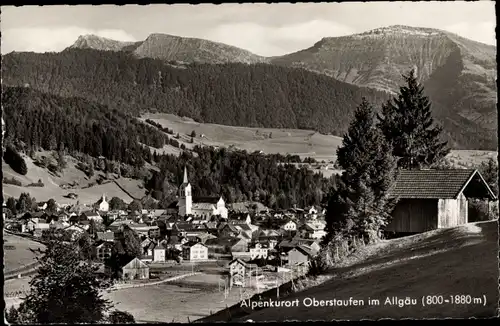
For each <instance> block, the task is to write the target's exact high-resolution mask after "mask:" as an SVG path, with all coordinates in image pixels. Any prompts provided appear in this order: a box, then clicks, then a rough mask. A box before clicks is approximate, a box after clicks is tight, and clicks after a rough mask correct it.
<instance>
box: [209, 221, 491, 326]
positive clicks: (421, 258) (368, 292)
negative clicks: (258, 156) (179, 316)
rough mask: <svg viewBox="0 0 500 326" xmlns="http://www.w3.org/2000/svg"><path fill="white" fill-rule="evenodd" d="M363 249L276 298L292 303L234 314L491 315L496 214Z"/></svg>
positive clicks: (260, 317)
mask: <svg viewBox="0 0 500 326" xmlns="http://www.w3.org/2000/svg"><path fill="white" fill-rule="evenodd" d="M366 250H370V251H372V252H373V253H372V254H371V255H369V257H368V259H366V260H362V261H361V262H357V263H355V264H354V265H351V266H348V267H345V268H342V269H340V270H337V271H335V274H336V275H335V276H334V278H333V279H332V280H331V281H327V282H325V283H324V284H321V285H319V286H316V287H313V288H310V289H307V290H304V291H302V292H297V293H295V294H292V295H290V296H289V297H286V298H283V297H282V298H280V300H287V301H290V300H295V299H298V300H299V305H298V307H291V308H264V309H262V310H259V311H253V312H252V311H249V313H248V314H247V315H246V316H244V317H242V318H241V320H240V321H243V320H249V319H251V320H253V321H255V322H262V321H284V320H290V321H291V320H301V321H305V320H334V319H335V320H361V319H373V320H377V319H381V318H392V319H400V318H416V319H421V318H446V317H453V318H470V317H492V316H496V309H497V305H498V277H499V272H498V222H497V221H490V222H480V223H474V224H467V225H464V226H460V227H457V228H451V229H442V230H436V231H431V232H427V233H423V234H419V235H415V236H410V237H405V238H400V239H395V240H390V241H385V242H383V243H381V244H379V245H377V247H376V248H373V247H371V248H367V249H366ZM361 254H363V253H361ZM365 255H366V253H365ZM427 295H442V296H445V297H447V298H445V299H449V296H450V295H470V296H471V297H473V298H481V300H482V302H481V303H480V304H479V303H476V304H474V303H471V304H469V305H466V304H451V303H444V304H443V305H426V306H423V305H422V301H421V300H422V297H423V296H427ZM387 297H389V298H392V297H398V298H399V299H405V298H406V297H410V298H413V299H416V300H417V304H416V305H411V306H405V307H398V306H394V305H384V303H385V300H386V298H387ZM305 298H311V299H316V300H318V301H319V300H334V299H336V300H349V298H352V299H356V300H364V303H365V305H359V306H338V307H332V306H329V307H325V306H323V307H306V306H305V305H304V301H303V300H304V299H305ZM369 298H371V299H378V300H380V305H379V306H370V305H368V304H367V302H368V299H369ZM485 298H486V302H484V299H485ZM206 320H207V321H208V320H211V321H214V319H210V318H207V319H206ZM202 321H203V320H202Z"/></svg>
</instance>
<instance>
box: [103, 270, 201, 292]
mask: <svg viewBox="0 0 500 326" xmlns="http://www.w3.org/2000/svg"><path fill="white" fill-rule="evenodd" d="M198 274H201V273H199V272H194V273H188V274H183V275H177V276H174V277H170V278H167V279H165V280H161V281H157V282H148V283H140V284H130V283H126V282H123V281H121V282H118V283H115V284H114V285H113V286H111V288H109V289H108V292H111V291H116V290H123V289H130V288H142V287H145V286H151V285H158V284H163V283H168V282H172V281H176V280H179V279H181V278H185V277H189V276H193V275H198Z"/></svg>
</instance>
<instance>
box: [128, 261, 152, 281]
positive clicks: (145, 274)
mask: <svg viewBox="0 0 500 326" xmlns="http://www.w3.org/2000/svg"><path fill="white" fill-rule="evenodd" d="M122 271H123V278H124V279H128V280H145V279H149V266H148V265H146V264H145V263H143V262H142V261H140V260H139V259H138V258H134V259H132V260H131V261H130V262H129V263H128V264H127V265H125V266H123V268H122Z"/></svg>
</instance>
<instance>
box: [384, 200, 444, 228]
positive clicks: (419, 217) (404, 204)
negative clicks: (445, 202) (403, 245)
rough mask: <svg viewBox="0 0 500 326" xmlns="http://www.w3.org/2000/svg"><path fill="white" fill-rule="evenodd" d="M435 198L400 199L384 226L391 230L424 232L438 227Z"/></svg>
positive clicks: (436, 201)
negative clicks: (389, 220)
mask: <svg viewBox="0 0 500 326" xmlns="http://www.w3.org/2000/svg"><path fill="white" fill-rule="evenodd" d="M437 217H438V200H437V199H401V200H400V201H399V203H398V204H397V205H396V207H395V209H394V211H393V212H392V221H391V222H390V223H389V225H388V226H387V227H386V231H391V232H411V233H416V232H425V231H429V230H433V229H436V228H437V227H438V223H437V222H438V219H437Z"/></svg>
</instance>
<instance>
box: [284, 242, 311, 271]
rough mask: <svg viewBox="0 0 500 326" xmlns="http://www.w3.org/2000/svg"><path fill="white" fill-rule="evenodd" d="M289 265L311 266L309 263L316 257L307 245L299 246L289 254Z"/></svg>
mask: <svg viewBox="0 0 500 326" xmlns="http://www.w3.org/2000/svg"><path fill="white" fill-rule="evenodd" d="M287 256H288V265H290V266H294V265H300V264H306V265H307V264H309V261H310V259H311V258H312V257H314V252H313V250H312V249H311V248H310V247H308V246H306V245H299V246H296V247H295V248H293V249H292V250H290V251H289V252H288V255H287Z"/></svg>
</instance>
